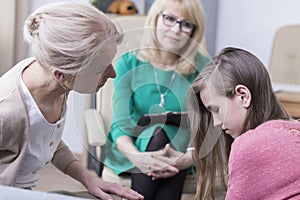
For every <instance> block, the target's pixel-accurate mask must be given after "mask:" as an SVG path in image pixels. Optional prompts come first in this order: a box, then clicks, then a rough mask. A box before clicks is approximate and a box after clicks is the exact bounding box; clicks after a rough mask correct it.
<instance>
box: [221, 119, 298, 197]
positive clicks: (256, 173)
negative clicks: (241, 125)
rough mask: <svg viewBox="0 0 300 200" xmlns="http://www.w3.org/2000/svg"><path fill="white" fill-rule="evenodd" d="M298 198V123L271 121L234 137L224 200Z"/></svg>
mask: <svg viewBox="0 0 300 200" xmlns="http://www.w3.org/2000/svg"><path fill="white" fill-rule="evenodd" d="M246 199H251V200H254V199H255V200H258V199H263V200H268V199H269V200H279V199H293V200H294V199H300V122H298V121H294V122H292V121H283V120H273V121H268V122H266V123H264V124H262V125H260V126H258V127H257V128H256V129H254V130H249V131H247V132H246V133H244V134H242V135H241V136H239V137H238V138H236V139H235V140H234V142H233V144H232V149H231V153H230V157H229V180H228V191H227V194H226V200H246Z"/></svg>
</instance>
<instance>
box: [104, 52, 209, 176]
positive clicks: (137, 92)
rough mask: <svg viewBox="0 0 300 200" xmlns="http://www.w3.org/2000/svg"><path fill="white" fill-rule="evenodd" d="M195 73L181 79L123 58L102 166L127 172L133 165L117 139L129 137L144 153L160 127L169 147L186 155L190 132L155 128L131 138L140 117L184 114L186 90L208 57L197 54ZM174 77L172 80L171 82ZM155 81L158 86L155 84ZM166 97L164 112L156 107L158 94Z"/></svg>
mask: <svg viewBox="0 0 300 200" xmlns="http://www.w3.org/2000/svg"><path fill="white" fill-rule="evenodd" d="M195 59H196V63H197V66H196V67H197V71H196V72H195V73H193V74H190V75H182V74H179V73H177V72H175V71H173V70H171V71H164V70H160V69H157V68H156V72H157V73H156V74H157V79H156V78H155V71H154V69H155V68H154V67H153V66H152V65H151V64H150V63H148V62H143V61H140V60H139V59H138V58H137V57H136V56H135V55H134V54H133V53H126V54H124V55H123V56H122V57H121V58H120V59H119V60H118V62H117V64H116V74H117V76H116V78H115V80H114V94H113V122H112V125H111V131H110V133H109V134H108V140H107V143H106V151H105V153H106V155H105V160H104V164H105V165H106V166H108V167H109V168H110V169H111V170H113V171H114V172H115V173H116V174H117V175H119V174H120V173H122V172H126V171H129V170H130V169H133V168H134V165H133V164H132V163H131V162H130V161H129V160H128V159H127V158H126V157H125V156H124V155H123V154H122V153H121V152H120V151H119V150H118V149H117V147H116V140H117V139H118V137H120V136H123V135H127V136H129V137H130V138H131V139H132V141H133V143H134V144H135V145H136V147H137V148H138V149H139V151H142V152H143V151H145V149H146V147H147V145H148V143H149V141H150V138H151V136H152V134H153V132H154V130H155V129H156V128H157V127H158V126H161V127H162V128H163V129H164V131H165V132H166V134H167V136H168V138H169V140H170V141H171V142H170V143H171V144H172V146H173V147H174V148H175V149H176V150H178V151H181V152H185V150H186V148H187V145H188V144H189V140H190V131H189V130H188V129H185V128H178V127H176V126H173V125H169V124H155V125H153V126H151V127H149V128H147V129H145V130H144V131H143V132H141V133H140V134H139V135H137V136H134V135H133V129H134V127H135V126H136V123H137V120H138V119H139V117H140V116H141V115H144V114H150V113H151V114H153V113H162V112H166V111H172V112H180V111H186V96H187V91H188V88H189V87H190V84H191V83H192V82H193V80H194V79H195V78H196V76H197V75H198V73H199V72H200V71H201V70H202V69H203V67H204V66H205V64H206V63H207V62H208V61H209V58H208V57H205V56H203V55H201V54H199V53H198V54H197V55H196V57H195ZM173 73H175V78H174V80H173V83H172V81H171V79H172V76H173ZM157 81H158V83H157ZM157 87H160V91H161V93H166V96H165V106H164V109H162V108H161V107H159V103H160V93H159V91H158V88H157Z"/></svg>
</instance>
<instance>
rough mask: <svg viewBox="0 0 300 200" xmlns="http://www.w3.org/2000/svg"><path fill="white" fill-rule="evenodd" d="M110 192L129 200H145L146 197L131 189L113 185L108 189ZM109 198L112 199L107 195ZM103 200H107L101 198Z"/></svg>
mask: <svg viewBox="0 0 300 200" xmlns="http://www.w3.org/2000/svg"><path fill="white" fill-rule="evenodd" d="M108 192H109V193H113V194H116V195H118V196H120V197H123V198H126V199H128V200H143V199H144V197H143V196H142V195H141V194H139V193H137V192H136V191H134V190H132V189H130V188H127V187H122V186H120V185H118V184H111V186H110V187H108ZM106 195H107V196H108V197H110V196H109V195H108V194H106ZM100 198H101V199H106V198H103V197H101V196H100ZM107 199H109V198H107ZM110 199H112V200H113V198H112V197H110Z"/></svg>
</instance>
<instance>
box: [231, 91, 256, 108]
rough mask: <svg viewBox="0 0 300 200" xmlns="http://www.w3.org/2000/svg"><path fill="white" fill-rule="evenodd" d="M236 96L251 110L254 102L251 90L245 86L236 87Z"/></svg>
mask: <svg viewBox="0 0 300 200" xmlns="http://www.w3.org/2000/svg"><path fill="white" fill-rule="evenodd" d="M235 94H236V95H237V96H238V97H239V98H240V100H241V102H242V104H243V106H244V107H245V108H249V107H250V105H251V101H252V95H251V92H250V90H249V89H248V88H247V87H246V86H244V85H237V86H236V87H235Z"/></svg>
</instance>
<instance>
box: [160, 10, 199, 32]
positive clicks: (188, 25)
mask: <svg viewBox="0 0 300 200" xmlns="http://www.w3.org/2000/svg"><path fill="white" fill-rule="evenodd" d="M160 16H162V17H163V23H164V25H166V26H168V27H173V26H175V25H176V24H177V23H178V24H179V27H180V31H182V32H184V33H191V32H193V31H194V30H195V29H196V25H195V24H193V23H192V22H189V21H187V20H178V19H177V18H176V17H174V16H172V15H168V14H165V13H160Z"/></svg>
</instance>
